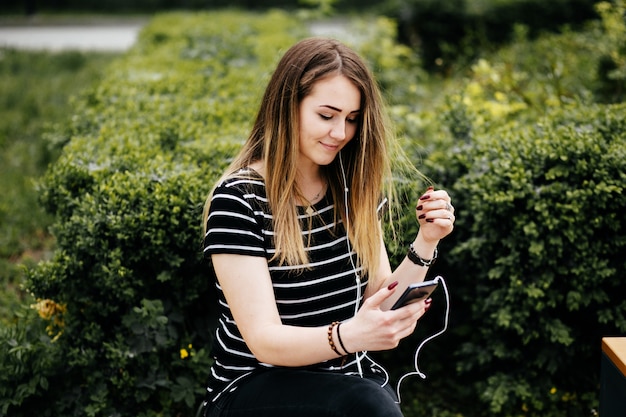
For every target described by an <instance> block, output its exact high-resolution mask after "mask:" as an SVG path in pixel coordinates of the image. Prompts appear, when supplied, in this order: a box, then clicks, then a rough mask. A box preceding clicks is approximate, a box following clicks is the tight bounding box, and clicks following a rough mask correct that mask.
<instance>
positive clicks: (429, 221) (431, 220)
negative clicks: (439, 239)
mask: <svg viewBox="0 0 626 417" xmlns="http://www.w3.org/2000/svg"><path fill="white" fill-rule="evenodd" d="M426 221H427V222H428V223H432V222H434V221H435V219H426Z"/></svg>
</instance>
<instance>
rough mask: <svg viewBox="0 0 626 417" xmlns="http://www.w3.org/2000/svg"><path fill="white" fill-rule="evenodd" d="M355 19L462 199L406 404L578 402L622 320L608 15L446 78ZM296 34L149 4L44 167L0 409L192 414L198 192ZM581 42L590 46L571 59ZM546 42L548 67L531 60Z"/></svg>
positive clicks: (439, 407)
mask: <svg viewBox="0 0 626 417" xmlns="http://www.w3.org/2000/svg"><path fill="white" fill-rule="evenodd" d="M616 10H617V9H615V10H613V11H612V14H611V16H615V15H618V14H619V10H617V11H616ZM616 27H621V26H619V25H617V26H616ZM350 33H351V34H352V36H353V38H352V40H351V41H353V42H354V44H355V45H356V46H357V49H359V50H360V51H361V52H362V53H363V54H364V55H365V56H366V57H367V58H368V59H369V60H370V61H369V62H370V65H371V67H372V68H373V69H374V71H375V72H376V74H377V76H378V78H379V79H380V80H381V85H382V87H383V90H384V92H385V94H386V96H387V98H388V99H389V101H390V104H391V105H390V110H391V113H392V116H393V118H394V120H395V121H396V122H398V129H399V131H400V133H401V136H402V137H401V143H402V145H403V147H404V148H405V149H406V150H407V151H408V153H409V155H410V156H411V157H412V158H414V160H415V162H416V164H417V165H418V166H419V167H420V168H421V169H422V170H423V171H424V172H425V173H426V174H427V175H428V176H430V177H431V178H432V179H434V180H435V181H436V182H437V183H438V184H439V185H440V186H441V187H443V188H446V189H448V190H449V191H450V193H451V194H452V196H453V199H454V204H455V206H456V207H457V218H458V220H457V227H456V229H455V232H454V234H453V235H452V236H451V237H450V238H449V239H446V240H445V241H444V242H443V243H442V245H441V248H440V252H441V259H440V261H438V263H437V264H436V268H435V270H433V271H432V272H433V273H442V274H443V275H444V276H446V277H447V278H448V280H447V281H448V283H449V285H450V289H451V291H452V321H451V327H450V331H449V332H448V333H446V334H445V335H444V336H442V337H441V338H439V339H436V340H435V341H434V342H432V343H431V344H429V345H427V348H426V349H424V351H423V355H422V357H421V358H420V362H421V365H422V369H423V370H425V371H426V373H427V374H428V375H429V378H428V379H427V380H426V381H422V380H421V379H419V378H414V379H410V380H409V381H410V382H407V385H405V386H404V388H403V399H404V403H403V409H404V411H405V414H406V415H407V417H417V416H420V417H422V416H424V417H425V416H428V415H432V414H433V413H436V414H437V415H439V416H441V417H451V416H468V417H470V416H485V415H501V416H507V417H508V416H517V415H527V416H539V415H541V416H542V417H545V416H554V417H556V416H561V415H563V410H566V414H567V415H571V416H579V415H580V416H582V415H587V414H588V413H589V409H590V408H592V407H597V392H596V391H597V377H598V368H599V367H598V364H599V359H598V358H599V352H600V341H599V337H600V336H602V335H605V334H615V333H624V332H625V331H626V328H625V326H626V324H625V323H626V321H625V318H624V317H623V312H624V307H626V306H624V304H623V297H622V294H624V289H625V288H624V285H625V284H624V283H625V282H626V280H625V279H624V278H625V277H624V272H623V271H624V266H626V265H624V260H623V257H622V255H621V254H622V253H623V252H624V244H625V243H626V239H625V234H624V222H623V220H622V217H621V216H620V215H621V213H622V211H623V208H624V206H625V203H626V202H625V201H624V197H623V184H624V183H625V182H624V172H626V170H625V169H624V160H625V159H624V149H626V148H625V146H624V145H625V144H624V140H625V138H624V127H625V126H624V121H623V117H622V115H623V114H624V105H623V104H622V105H619V104H616V105H602V104H598V103H596V102H595V101H603V100H601V99H602V97H603V96H602V94H601V91H600V90H599V89H598V85H599V84H598V82H599V78H598V77H596V76H594V75H593V74H594V73H593V72H592V74H591V75H589V74H588V71H587V70H588V68H590V67H592V66H593V65H595V64H596V63H598V62H599V60H600V57H601V56H603V55H604V54H605V51H604V49H605V48H606V50H607V51H609V50H611V51H614V52H615V51H618V52H619V48H616V47H615V45H618V44H620V42H621V41H620V39H622V38H621V37H620V36H623V34H622V35H620V33H622V32H619V30H617V31H614V32H613V31H611V32H609V31H606V29H601V28H599V27H596V28H593V29H592V30H591V31H589V32H585V33H582V34H572V33H570V34H565V35H561V36H559V37H547V38H541V39H540V40H538V41H537V42H531V41H528V40H526V39H525V38H524V37H520V38H519V39H520V42H519V44H517V45H516V46H513V47H511V49H508V50H503V51H501V52H500V53H499V54H497V55H491V56H485V57H484V59H483V60H481V61H478V62H476V64H475V65H474V66H473V69H472V71H471V73H470V74H469V75H468V78H467V79H463V80H459V79H454V80H443V81H442V80H440V79H437V78H432V77H428V76H427V75H426V74H425V73H424V72H423V71H422V70H421V68H419V66H418V64H419V61H418V60H416V58H415V54H413V53H412V52H411V51H410V50H408V49H407V48H406V47H403V46H400V45H398V44H396V43H395V42H394V41H393V39H394V36H395V27H394V25H393V24H391V23H390V22H389V21H388V20H379V21H377V22H375V24H373V23H372V22H371V21H370V22H367V23H359V24H356V25H355V26H354V28H353V30H352V31H351V32H350ZM623 33H626V32H623ZM306 35H307V34H306V32H305V25H304V22H302V21H298V20H294V18H293V17H291V16H288V15H286V14H283V13H279V12H273V13H268V14H263V15H243V14H237V13H232V12H220V13H211V14H208V13H207V14H205V13H201V14H178V13H175V14H165V15H159V16H157V17H156V18H155V19H154V20H153V21H152V22H151V23H150V25H149V26H148V27H147V28H146V29H145V30H144V31H143V32H142V33H141V35H140V39H139V42H138V43H137V45H136V46H135V47H134V48H133V49H132V50H131V51H130V52H129V53H128V54H126V55H125V56H124V57H123V58H122V59H120V60H118V61H117V62H115V64H114V65H111V66H110V67H109V68H108V69H107V76H106V78H105V79H104V80H103V82H102V83H101V84H100V85H99V86H98V87H97V88H95V89H92V90H88V91H87V92H85V94H84V95H83V96H82V97H81V98H80V99H79V100H78V101H77V103H76V111H75V114H74V116H73V117H72V118H71V123H69V124H68V127H67V130H66V134H65V136H60V137H57V140H58V143H59V144H63V145H64V148H63V154H62V156H61V158H60V159H59V161H58V162H57V163H56V164H55V165H54V166H52V167H51V169H50V170H49V172H48V173H47V175H46V177H45V179H44V181H43V183H42V185H41V198H42V202H43V204H44V206H45V208H46V210H47V211H48V212H50V213H51V214H53V215H54V216H55V217H56V221H55V225H54V229H53V232H54V235H55V237H56V238H57V241H58V249H57V251H56V252H55V255H54V258H53V259H52V260H51V261H49V262H45V263H42V264H40V265H39V266H38V267H37V268H35V269H33V270H31V271H30V272H29V282H28V289H29V290H30V291H32V292H33V296H34V297H36V298H37V299H39V300H40V302H39V303H38V304H37V305H36V306H34V307H35V309H34V310H33V309H29V308H27V307H28V306H25V307H26V308H25V309H24V311H23V312H21V313H20V314H21V316H22V320H20V322H19V323H18V325H16V326H15V327H11V328H6V329H5V328H0V349H2V350H0V415H3V416H4V415H7V416H8V415H11V416H30V415H34V414H37V415H44V416H46V415H49V416H52V415H55V416H56V415H58V416H74V415H76V416H78V415H81V416H82V415H88V416H104V415H107V416H109V415H111V416H115V415H136V416H157V415H189V414H191V413H193V412H194V410H195V408H196V407H197V405H198V404H199V402H200V399H201V397H202V392H203V385H204V380H205V378H206V373H207V372H208V368H209V365H210V360H211V359H210V355H209V346H210V337H211V334H210V330H209V329H210V328H211V326H212V323H211V318H212V317H213V312H212V311H211V306H212V304H213V303H212V302H211V297H212V296H213V295H212V293H211V288H210V285H209V277H208V276H207V273H208V271H207V266H206V265H204V264H203V263H202V261H201V259H200V240H201V236H200V234H199V233H200V230H201V225H200V212H201V207H202V204H203V200H204V197H205V195H206V193H207V192H208V191H209V189H210V187H211V185H212V183H213V181H214V180H215V179H216V177H217V175H218V174H219V173H220V172H221V170H222V169H223V167H224V166H225V165H226V164H227V163H228V160H229V158H230V157H232V155H233V154H234V152H235V151H236V149H237V148H238V147H239V146H240V144H241V143H242V140H243V138H245V136H246V134H247V131H248V129H249V127H250V123H251V121H252V118H253V115H254V112H255V110H256V106H257V101H258V99H259V97H260V95H261V93H262V88H263V87H264V85H265V83H266V81H267V79H268V77H269V73H270V71H271V70H272V69H273V66H274V65H275V63H276V62H277V59H278V58H279V56H280V55H281V53H282V52H283V51H284V50H286V48H287V47H288V46H290V45H291V44H293V42H295V41H296V40H297V39H299V38H301V37H303V36H306ZM601 35H607V36H605V37H602V36H601ZM608 35H611V36H608ZM613 35H615V36H613ZM605 38H606V39H609V38H611V39H613V38H614V39H616V41H615V42H614V43H612V42H613V41H612V42H608V41H605V40H603V39H605ZM599 40H600V41H599ZM590 45H595V49H594V47H591V46H590ZM581 47H585V48H587V49H585V50H588V51H591V52H593V51H597V52H594V53H589V54H587V55H586V58H587V59H588V62H586V61H584V60H583V61H581V60H580V58H578V57H577V56H576V54H575V53H573V51H580V49H581ZM555 50H556V51H559V53H558V54H555V52H554V51H555ZM520 51H533V54H532V56H529V54H520V53H519V52H520ZM609 56H611V57H612V58H611V59H613V60H614V62H615V63H616V65H617V66H619V65H621V64H620V62H621V61H620V59H621V58H620V57H621V55H620V54H619V53H617V54H615V53H613V54H609ZM542 57H543V58H545V59H546V60H547V61H545V62H548V63H549V65H548V67H550V68H553V69H554V70H553V71H552V73H550V75H545V71H544V70H543V67H538V66H537V65H535V64H534V63H536V62H543V61H542V59H543V58H542ZM547 57H553V58H551V59H552V61H551V60H550V59H548V58H547ZM559 68H561V70H559ZM617 75H618V77H613V78H611V79H612V80H613V79H614V80H617V81H618V82H623V78H621V79H620V78H619V73H618V74H617ZM442 97H447V99H443V98H442ZM613 101H614V100H613ZM399 187H400V190H401V191H402V192H403V194H402V195H403V196H404V198H406V203H407V206H408V207H412V206H413V204H414V201H415V198H416V197H417V196H418V195H419V193H420V190H423V186H422V184H420V183H419V179H410V180H409V181H403V182H399ZM399 220H400V223H401V225H402V228H401V234H400V239H399V241H398V242H396V243H391V245H390V253H393V254H394V259H393V263H396V262H397V261H398V259H399V257H401V256H402V255H403V253H405V249H406V246H405V244H404V241H407V240H409V239H410V237H411V236H412V235H413V234H414V233H415V231H416V227H417V226H416V222H415V218H414V213H413V210H407V214H406V216H405V217H403V218H401V219H399ZM435 298H436V299H435V302H434V303H433V308H432V310H431V311H430V312H429V314H428V316H427V317H426V318H425V319H424V320H422V321H421V322H420V326H419V329H418V332H417V333H416V335H414V337H412V338H410V339H408V340H407V341H405V342H403V344H402V345H401V346H400V351H399V352H394V353H384V354H381V355H380V357H381V359H382V360H383V361H384V362H385V363H386V364H388V365H389V368H390V369H391V370H392V373H393V376H394V378H395V377H396V376H397V375H399V374H400V373H401V372H402V371H403V370H404V369H403V368H408V367H409V366H410V363H411V361H410V357H411V355H412V353H413V350H414V348H415V346H416V345H417V343H418V342H419V341H420V339H421V338H423V337H425V336H426V335H428V334H430V333H431V332H432V331H436V330H438V329H439V327H440V326H441V314H440V313H442V312H443V300H442V297H441V296H437V297H435ZM42 318H43V320H42ZM404 390H406V391H404ZM409 393H410V394H409ZM41 404H45V407H43V408H42V407H41Z"/></svg>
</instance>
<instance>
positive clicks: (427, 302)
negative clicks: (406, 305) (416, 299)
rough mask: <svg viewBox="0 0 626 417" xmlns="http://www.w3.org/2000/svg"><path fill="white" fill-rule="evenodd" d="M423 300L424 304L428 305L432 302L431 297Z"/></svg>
mask: <svg viewBox="0 0 626 417" xmlns="http://www.w3.org/2000/svg"><path fill="white" fill-rule="evenodd" d="M424 302H425V303H426V305H429V304H430V303H432V302H433V299H432V298H427V299H425V300H424Z"/></svg>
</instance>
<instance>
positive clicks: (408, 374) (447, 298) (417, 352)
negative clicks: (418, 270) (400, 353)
mask: <svg viewBox="0 0 626 417" xmlns="http://www.w3.org/2000/svg"><path fill="white" fill-rule="evenodd" d="M435 279H436V280H439V281H440V282H441V283H442V284H443V291H444V293H445V295H446V315H445V317H444V324H443V329H441V330H440V331H439V332H437V333H435V334H433V335H431V336H429V337H427V338H426V339H424V340H423V341H422V343H420V345H419V346H418V347H417V349H416V350H415V356H414V360H415V363H414V365H415V371H412V372H408V373H406V374H404V375H402V377H401V378H400V380H399V381H398V385H397V387H396V395H397V396H398V404H400V402H401V401H402V400H401V398H400V385H401V384H402V382H404V380H405V379H406V378H407V377H409V376H412V375H419V376H420V377H421V378H422V379H426V375H425V374H424V373H423V372H422V371H420V369H419V364H418V359H419V354H420V350H421V349H422V347H424V345H425V344H426V343H428V342H430V341H431V340H433V339H434V338H435V337H437V336H441V335H442V334H443V333H444V332H445V331H446V330H447V329H448V321H449V318H450V294H449V293H448V286H447V285H446V281H445V280H444V279H443V277H440V276H439V277H437V278H435Z"/></svg>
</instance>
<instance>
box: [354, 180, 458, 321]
mask: <svg viewBox="0 0 626 417" xmlns="http://www.w3.org/2000/svg"><path fill="white" fill-rule="evenodd" d="M416 217H417V220H418V222H419V225H420V229H419V232H418V233H417V236H416V237H415V240H414V241H413V250H414V251H415V253H416V254H417V255H418V256H419V257H420V258H422V259H425V260H430V259H432V258H433V257H434V256H435V249H436V248H437V245H438V244H439V241H440V240H441V239H443V238H444V237H445V236H447V235H449V234H450V233H451V232H452V229H453V228H454V219H455V218H454V207H452V205H451V204H450V196H449V195H448V193H447V192H446V191H444V190H438V191H434V190H432V189H429V190H427V192H426V193H425V194H424V195H423V196H422V197H420V200H419V202H418V206H417V208H416ZM406 249H407V252H408V249H409V248H408V247H407V248H406ZM380 259H381V260H380V268H379V271H378V274H377V275H376V279H375V280H374V282H377V283H379V284H378V286H377V287H376V286H374V287H372V288H368V290H369V291H366V294H365V295H366V297H368V296H370V295H371V293H374V292H375V291H377V290H378V289H379V288H382V287H384V286H386V285H389V284H390V283H392V282H394V281H398V290H399V291H398V295H397V296H396V297H390V298H388V299H387V300H385V302H383V304H382V305H381V308H382V309H383V310H387V309H389V308H391V306H392V305H393V303H394V302H395V301H396V299H397V298H398V297H399V294H401V293H402V292H403V291H404V289H405V288H406V287H407V286H408V285H409V284H411V283H414V282H421V281H424V278H425V277H426V273H427V272H428V267H426V266H422V265H417V264H415V263H413V262H412V261H411V260H410V259H409V258H408V257H406V256H405V257H404V259H403V260H402V262H401V263H400V265H398V266H397V267H396V269H395V270H394V271H393V272H392V269H391V265H390V264H389V257H388V255H387V251H386V249H385V244H384V242H381V254H380Z"/></svg>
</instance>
